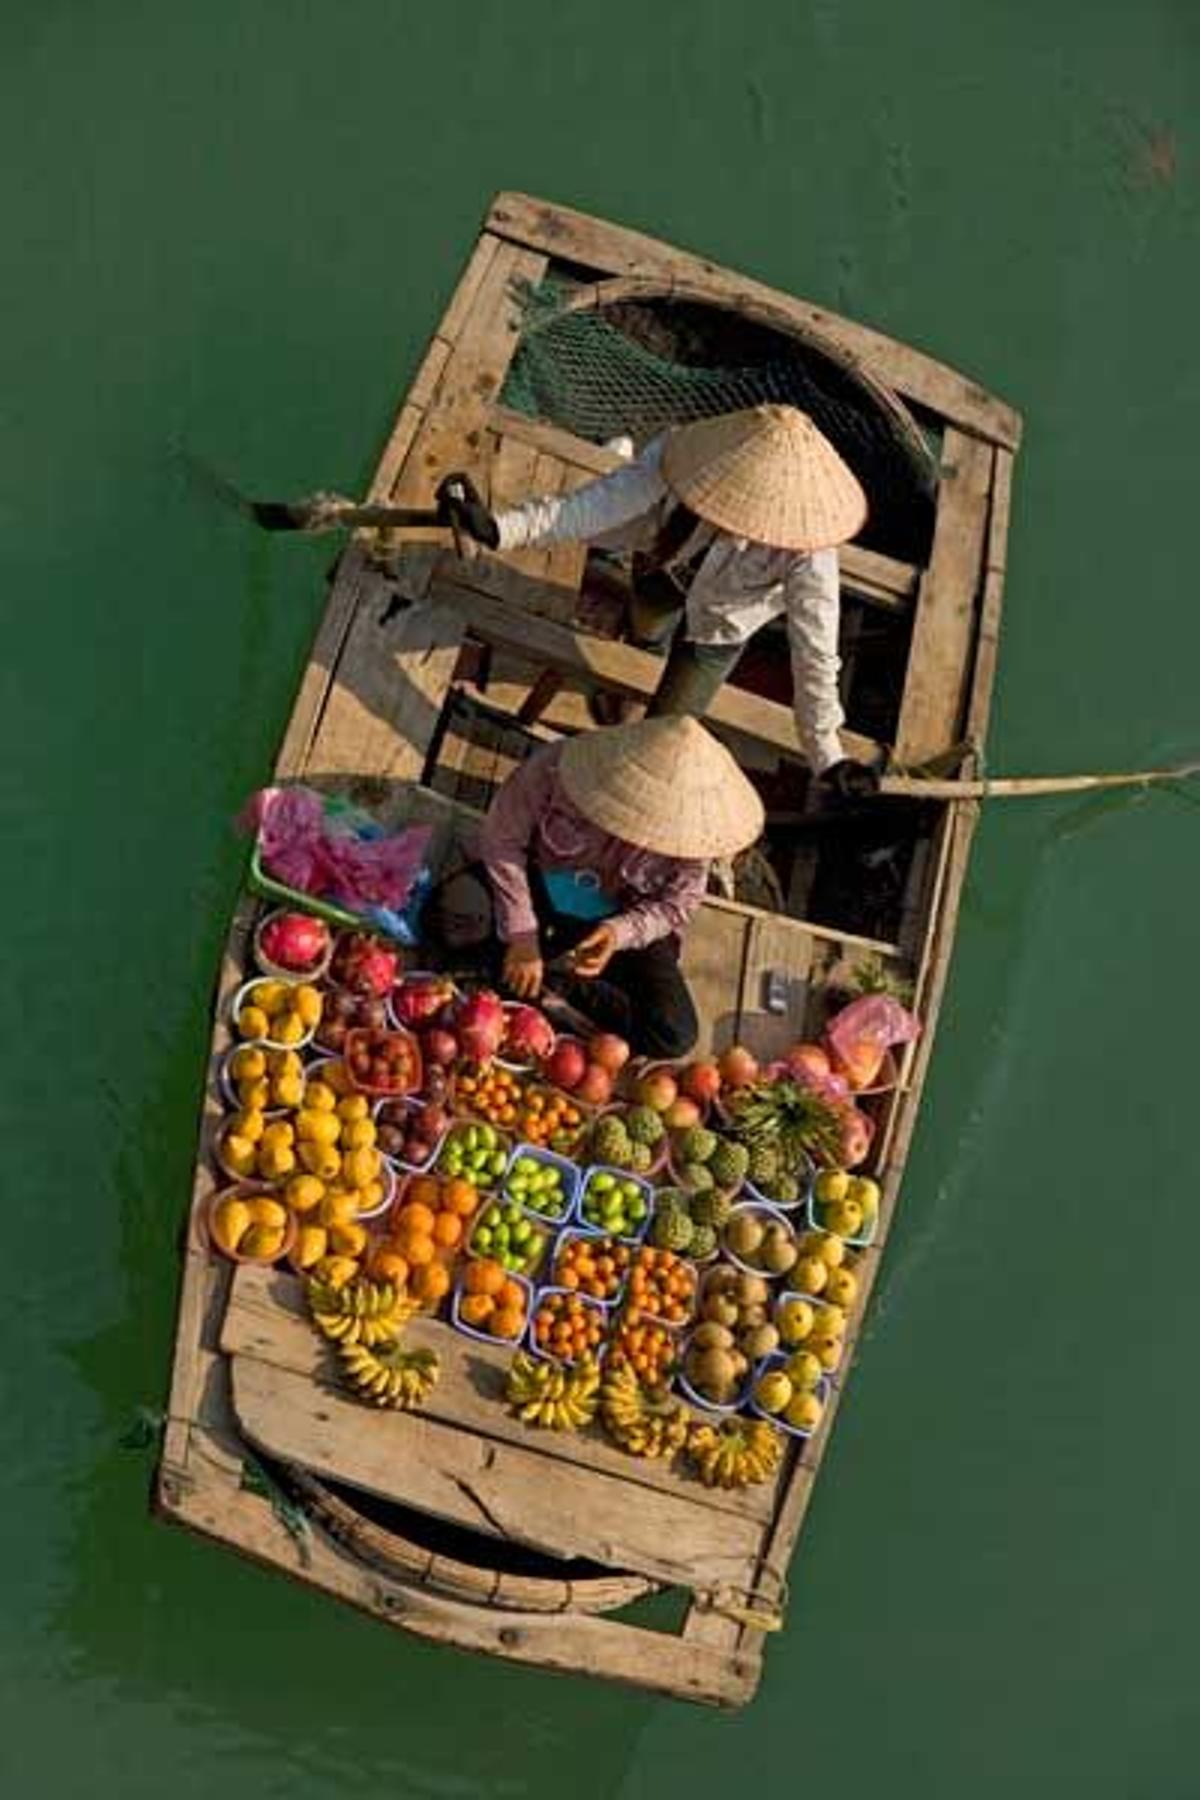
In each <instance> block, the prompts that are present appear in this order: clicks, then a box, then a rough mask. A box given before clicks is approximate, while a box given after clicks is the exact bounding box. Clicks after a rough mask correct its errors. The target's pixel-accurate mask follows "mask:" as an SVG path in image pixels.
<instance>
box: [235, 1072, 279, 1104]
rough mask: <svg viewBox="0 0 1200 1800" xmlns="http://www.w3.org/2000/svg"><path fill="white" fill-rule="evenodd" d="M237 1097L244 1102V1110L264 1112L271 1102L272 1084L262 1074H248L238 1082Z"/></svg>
mask: <svg viewBox="0 0 1200 1800" xmlns="http://www.w3.org/2000/svg"><path fill="white" fill-rule="evenodd" d="M237 1097H238V1099H239V1100H240V1101H241V1103H242V1110H243V1112H262V1110H263V1108H264V1107H266V1106H270V1104H271V1084H270V1082H269V1081H264V1080H263V1079H262V1077H261V1076H259V1075H254V1076H248V1077H247V1078H246V1079H245V1080H244V1081H239V1082H238V1084H237Z"/></svg>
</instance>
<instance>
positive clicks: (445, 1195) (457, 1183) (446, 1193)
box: [442, 1175, 479, 1219]
mask: <svg viewBox="0 0 1200 1800" xmlns="http://www.w3.org/2000/svg"><path fill="white" fill-rule="evenodd" d="M478 1204H479V1193H478V1190H477V1189H476V1188H475V1187H473V1186H472V1184H471V1183H470V1182H469V1181H464V1180H463V1178H462V1176H461V1175H453V1176H451V1178H450V1180H449V1181H447V1183H446V1185H445V1186H444V1188H443V1189H442V1206H443V1208H444V1209H445V1210H446V1211H447V1212H453V1213H458V1215H459V1217H460V1218H463V1219H469V1218H470V1216H471V1214H472V1213H473V1212H474V1211H475V1208H476V1207H477V1206H478Z"/></svg>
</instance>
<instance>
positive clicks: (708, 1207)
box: [692, 1188, 733, 1231]
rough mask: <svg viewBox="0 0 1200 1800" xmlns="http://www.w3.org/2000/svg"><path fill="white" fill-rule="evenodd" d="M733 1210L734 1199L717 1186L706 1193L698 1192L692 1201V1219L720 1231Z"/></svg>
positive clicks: (696, 1222)
mask: <svg viewBox="0 0 1200 1800" xmlns="http://www.w3.org/2000/svg"><path fill="white" fill-rule="evenodd" d="M732 1211H733V1200H732V1198H731V1197H730V1195H729V1194H725V1193H720V1192H718V1190H717V1189H716V1188H709V1189H708V1190H707V1192H706V1193H702V1194H697V1195H696V1197H695V1199H694V1200H693V1201H692V1219H693V1221H694V1223H695V1224H697V1225H703V1226H706V1227H707V1226H712V1227H713V1228H714V1229H715V1230H717V1231H719V1230H720V1229H721V1227H722V1225H724V1223H725V1221H726V1219H727V1218H728V1217H729V1215H730V1213H731V1212H732Z"/></svg>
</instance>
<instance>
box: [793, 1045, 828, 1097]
mask: <svg viewBox="0 0 1200 1800" xmlns="http://www.w3.org/2000/svg"><path fill="white" fill-rule="evenodd" d="M786 1060H787V1066H788V1068H789V1070H790V1071H791V1073H792V1074H793V1075H794V1076H795V1077H796V1080H797V1081H803V1082H804V1083H806V1085H807V1086H809V1087H817V1086H819V1085H820V1083H821V1082H822V1081H824V1080H826V1079H827V1077H828V1075H829V1055H828V1052H827V1051H826V1050H824V1049H823V1048H822V1046H821V1045H820V1044H793V1045H792V1047H791V1049H790V1050H789V1051H788V1053H787V1059H786Z"/></svg>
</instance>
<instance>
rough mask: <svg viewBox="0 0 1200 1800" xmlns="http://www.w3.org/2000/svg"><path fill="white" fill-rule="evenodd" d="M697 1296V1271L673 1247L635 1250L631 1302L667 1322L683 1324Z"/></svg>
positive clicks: (631, 1272) (648, 1247) (630, 1272)
mask: <svg viewBox="0 0 1200 1800" xmlns="http://www.w3.org/2000/svg"><path fill="white" fill-rule="evenodd" d="M695 1297H696V1271H695V1269H694V1268H693V1266H692V1264H691V1263H689V1262H685V1261H684V1259H683V1258H682V1257H681V1256H676V1255H675V1254H674V1252H673V1251H670V1250H654V1249H652V1248H651V1246H650V1245H649V1244H643V1245H642V1246H641V1248H640V1249H638V1250H636V1251H635V1252H634V1257H633V1263H632V1266H631V1268H630V1271H629V1302H630V1305H631V1306H635V1307H637V1308H638V1309H639V1311H641V1312H644V1313H647V1314H649V1315H650V1316H651V1317H653V1318H658V1319H664V1320H665V1321H666V1323H667V1324H668V1325H681V1324H682V1323H683V1321H684V1320H685V1319H686V1318H687V1317H688V1316H689V1314H690V1313H691V1310H692V1304H693V1302H694V1300H695Z"/></svg>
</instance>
